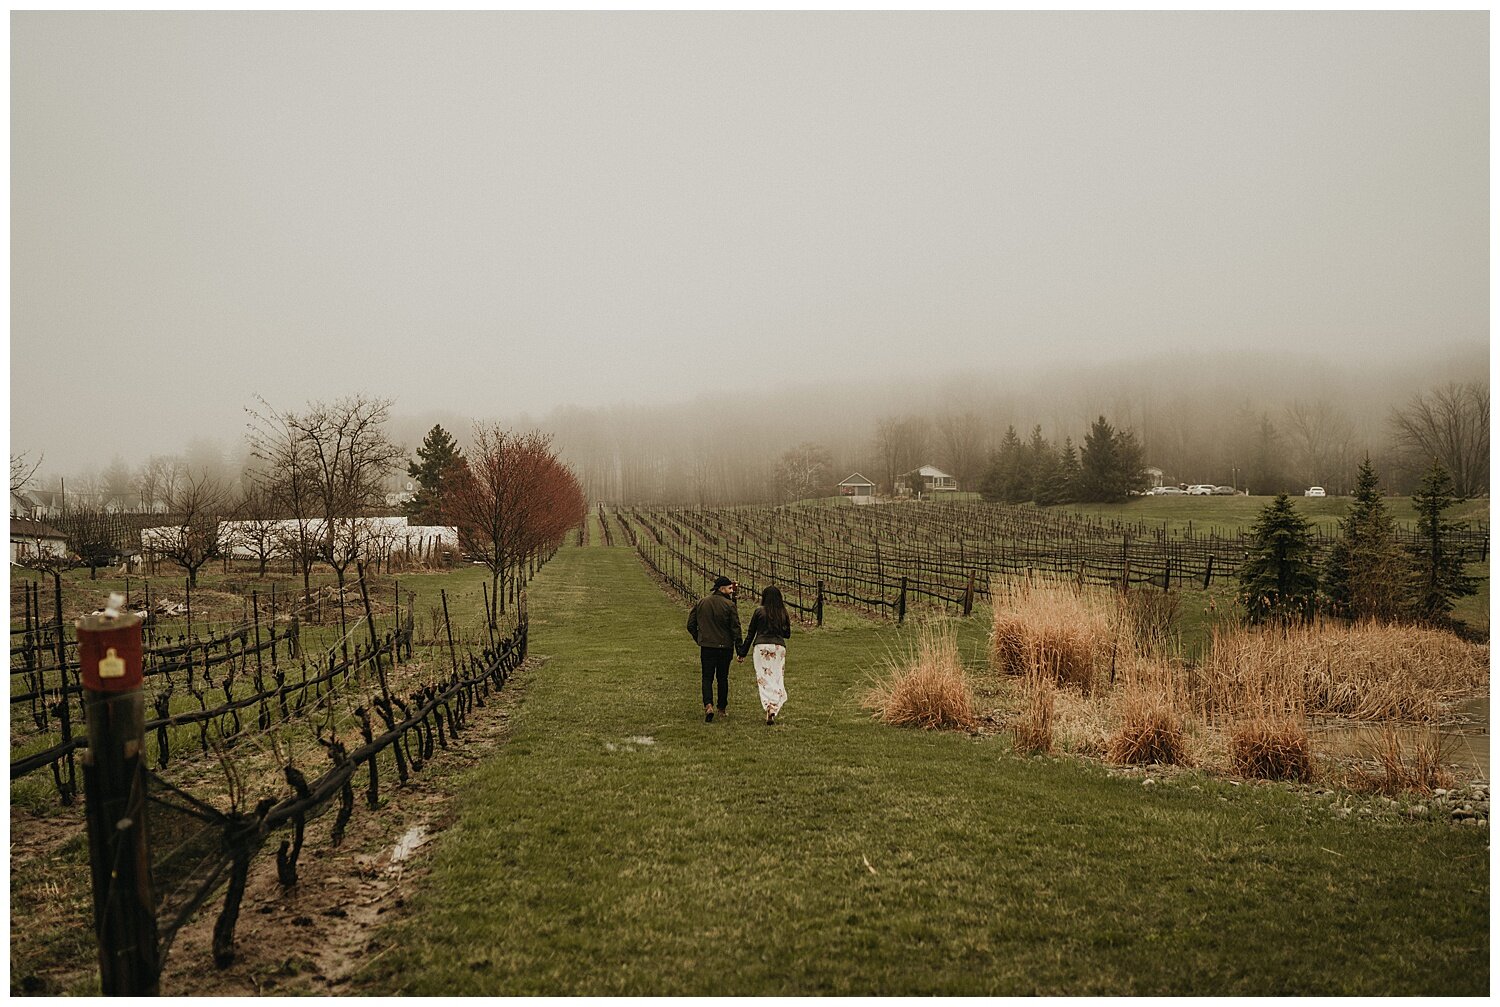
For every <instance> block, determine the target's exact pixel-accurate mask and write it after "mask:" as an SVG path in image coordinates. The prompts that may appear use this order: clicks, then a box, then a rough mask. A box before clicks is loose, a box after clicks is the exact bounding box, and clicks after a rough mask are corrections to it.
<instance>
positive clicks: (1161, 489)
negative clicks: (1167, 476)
mask: <svg viewBox="0 0 1500 1007" xmlns="http://www.w3.org/2000/svg"><path fill="white" fill-rule="evenodd" d="M1186 492H1187V490H1185V489H1183V488H1182V487H1180V486H1158V487H1156V495H1157V496H1161V497H1166V496H1179V497H1180V496H1182V495H1183V494H1184V493H1186Z"/></svg>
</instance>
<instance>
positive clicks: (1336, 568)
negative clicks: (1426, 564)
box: [1323, 455, 1412, 622]
mask: <svg viewBox="0 0 1500 1007" xmlns="http://www.w3.org/2000/svg"><path fill="white" fill-rule="evenodd" d="M1379 484H1380V479H1379V477H1378V476H1376V474H1375V467H1374V466H1373V465H1372V464H1370V457H1369V456H1368V455H1366V456H1365V460H1364V461H1363V462H1362V463H1361V464H1360V466H1359V475H1358V477H1357V479H1356V482H1355V488H1354V505H1353V506H1352V507H1351V508H1350V509H1349V513H1348V515H1347V516H1346V517H1345V518H1344V519H1343V520H1342V521H1341V522H1339V537H1338V540H1337V541H1335V542H1334V544H1333V547H1332V548H1331V549H1330V550H1329V553H1328V559H1327V561H1326V562H1325V563H1324V567H1323V594H1324V596H1325V597H1326V599H1327V601H1328V605H1329V607H1330V608H1331V609H1332V610H1333V612H1334V613H1335V614H1337V615H1342V616H1346V617H1347V618H1350V619H1381V620H1384V621H1387V622H1389V621H1393V620H1396V619H1399V618H1401V617H1402V616H1403V615H1404V614H1405V613H1406V609H1407V600H1408V597H1409V594H1410V584H1411V578H1412V567H1411V561H1410V559H1409V558H1408V557H1407V555H1406V553H1405V552H1403V551H1402V549H1401V545H1400V543H1398V542H1397V541H1396V522H1395V519H1394V518H1392V517H1391V513H1390V511H1389V510H1388V509H1387V508H1386V505H1385V499H1384V497H1383V495H1382V494H1381V492H1380V489H1379Z"/></svg>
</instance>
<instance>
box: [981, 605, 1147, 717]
mask: <svg viewBox="0 0 1500 1007" xmlns="http://www.w3.org/2000/svg"><path fill="white" fill-rule="evenodd" d="M992 597H993V599H994V628H993V629H992V630H991V633H990V664H991V666H992V667H993V668H995V670H997V671H999V672H1000V673H1002V674H1006V675H1031V674H1041V675H1044V676H1046V677H1047V678H1049V679H1051V680H1052V681H1053V682H1055V683H1057V684H1058V685H1060V686H1066V687H1070V688H1074V689H1078V690H1080V691H1082V692H1085V693H1089V692H1093V691H1095V690H1096V689H1100V688H1103V687H1104V686H1105V685H1106V684H1107V683H1108V682H1109V680H1110V678H1111V670H1112V669H1113V667H1114V666H1115V664H1116V662H1117V661H1119V660H1120V658H1121V656H1122V651H1125V652H1129V651H1130V650H1131V649H1132V644H1133V634H1132V633H1131V632H1130V631H1128V630H1126V631H1124V632H1122V626H1121V624H1122V618H1121V616H1120V613H1119V612H1118V609H1117V603H1116V600H1115V598H1114V595H1113V592H1110V591H1106V590H1096V589H1090V588H1079V587H1076V586H1074V585H1071V584H1064V583H1042V584H1033V583H1029V582H1024V581H1023V582H1020V583H1016V584H1003V583H1000V582H996V583H995V584H994V586H993V588H992Z"/></svg>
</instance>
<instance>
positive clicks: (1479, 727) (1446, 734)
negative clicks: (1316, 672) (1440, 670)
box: [1308, 696, 1490, 780]
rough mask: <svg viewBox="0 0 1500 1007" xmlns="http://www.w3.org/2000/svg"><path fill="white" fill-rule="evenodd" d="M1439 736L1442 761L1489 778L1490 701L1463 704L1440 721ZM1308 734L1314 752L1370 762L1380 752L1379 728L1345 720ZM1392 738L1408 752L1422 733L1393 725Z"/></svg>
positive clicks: (1416, 728)
mask: <svg viewBox="0 0 1500 1007" xmlns="http://www.w3.org/2000/svg"><path fill="white" fill-rule="evenodd" d="M1443 721H1444V724H1443V729H1442V730H1441V731H1440V732H1439V735H1440V737H1441V739H1442V740H1441V741H1440V743H1439V744H1440V746H1441V751H1442V754H1443V761H1444V762H1446V763H1450V764H1452V765H1455V766H1461V767H1463V768H1465V769H1469V770H1473V771H1476V772H1477V773H1478V774H1479V775H1480V777H1481V778H1483V779H1485V780H1488V779H1489V777H1490V700H1489V697H1488V696H1478V697H1475V698H1474V699H1469V700H1465V701H1464V702H1463V703H1460V704H1459V705H1458V706H1457V707H1455V708H1454V709H1452V710H1450V711H1449V712H1448V713H1447V715H1445V716H1444V718H1443ZM1308 734H1309V736H1310V737H1311V738H1312V742H1313V746H1314V748H1315V749H1316V750H1318V751H1322V752H1327V753H1329V754H1332V755H1345V756H1353V757H1356V758H1366V759H1368V758H1373V757H1374V755H1375V753H1376V752H1377V751H1379V748H1380V734H1381V725H1380V724H1370V723H1363V722H1357V721H1349V720H1337V721H1325V722H1323V723H1319V724H1313V725H1310V726H1309V728H1308ZM1396 734H1397V736H1398V737H1399V738H1400V739H1401V744H1402V747H1403V748H1405V749H1407V750H1410V749H1411V748H1412V747H1413V746H1414V745H1416V744H1417V743H1418V742H1419V741H1421V740H1422V739H1423V738H1424V737H1425V736H1426V729H1425V728H1423V727H1420V726H1418V725H1415V724H1402V725H1397V727H1396Z"/></svg>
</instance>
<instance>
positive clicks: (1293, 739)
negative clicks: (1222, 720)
mask: <svg viewBox="0 0 1500 1007" xmlns="http://www.w3.org/2000/svg"><path fill="white" fill-rule="evenodd" d="M1229 763H1230V768H1231V769H1233V771H1234V772H1235V773H1236V774H1237V775H1239V776H1243V777H1246V778H1248V779H1252V780H1297V781H1300V782H1306V781H1308V780H1310V779H1312V773H1313V763H1312V742H1311V741H1310V740H1309V739H1308V736H1307V727H1306V724H1305V722H1304V721H1303V720H1302V719H1300V718H1299V717H1297V716H1295V715H1293V714H1290V713H1283V714H1274V713H1269V712H1261V713H1257V714H1255V715H1253V716H1250V717H1246V718H1245V719H1243V720H1238V721H1236V722H1235V723H1234V725H1233V726H1232V727H1231V728H1230V731H1229Z"/></svg>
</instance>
